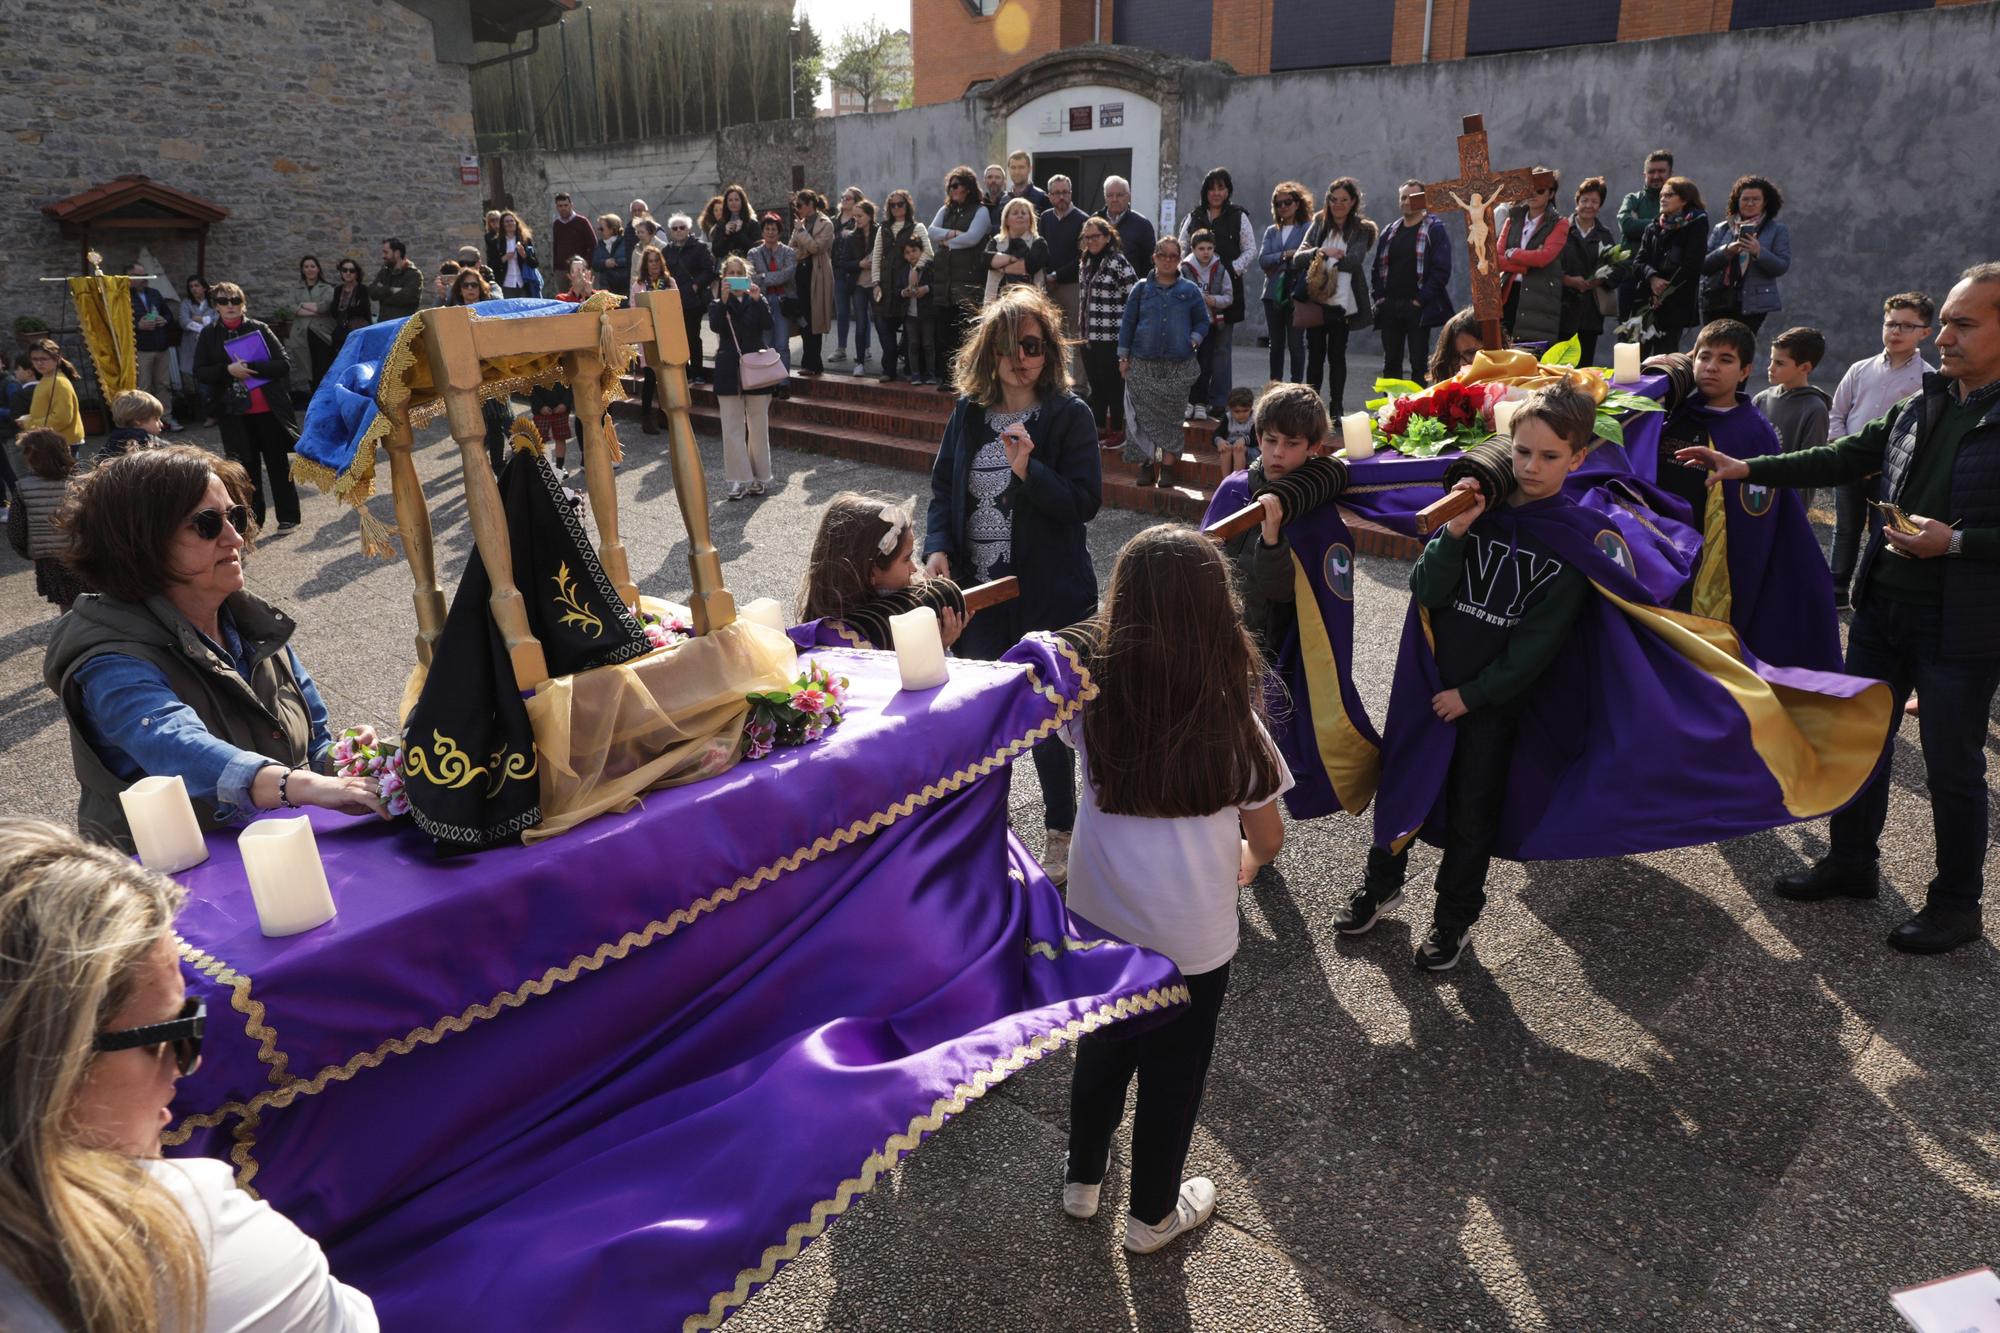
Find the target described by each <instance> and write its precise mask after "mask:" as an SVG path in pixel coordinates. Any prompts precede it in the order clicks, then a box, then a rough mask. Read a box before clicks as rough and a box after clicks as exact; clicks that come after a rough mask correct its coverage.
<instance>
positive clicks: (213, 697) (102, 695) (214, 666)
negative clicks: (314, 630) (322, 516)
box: [42, 445, 382, 849]
mask: <svg viewBox="0 0 2000 1333" xmlns="http://www.w3.org/2000/svg"><path fill="white" fill-rule="evenodd" d="M248 492H249V478H248V477H247V476H246V475H244V474H243V471H242V469H241V468H240V467H238V466H237V465H236V464H234V463H231V462H228V461H226V460H223V459H219V458H216V457H215V456H214V455H213V454H210V453H207V452H205V451H203V450H201V449H197V448H194V447H193V446H191V445H176V446H171V447H168V448H164V449H141V450H137V451H135V452H133V453H129V454H125V455H123V456H121V457H118V458H114V459H110V460H108V461H106V462H104V463H101V464H99V465H98V466H97V467H96V468H94V469H93V470H92V471H90V472H89V473H87V474H85V475H84V476H83V477H81V478H80V479H78V481H77V482H76V484H75V486H74V487H73V488H72V490H71V492H70V497H69V499H68V500H67V501H66V502H65V503H64V505H63V508H62V511H61V514H60V516H59V518H58V522H59V525H60V526H61V527H62V528H63V530H64V532H65V533H66V534H67V535H68V538H69V551H68V555H67V557H66V558H67V559H68V561H69V564H70V567H71V569H73V570H74V571H75V572H76V573H77V574H78V575H79V576H81V577H82V579H83V580H84V582H85V583H87V584H88V585H89V586H91V587H92V588H95V589H97V592H96V593H95V594H94V595H92V594H85V595H84V596H82V597H79V598H78V599H77V603H76V606H75V608H74V609H73V610H72V611H71V612H70V613H69V614H68V615H66V616H64V617H63V618H62V620H61V621H60V622H58V623H57V625H56V630H55V634H54V636H53V637H52V638H51V639H50V640H49V647H48V652H47V655H46V656H45V657H44V658H43V662H42V678H43V679H44V680H45V681H46V682H47V683H48V686H49V688H50V689H52V690H54V691H55V693H56V695H57V696H58V697H59V698H60V699H61V700H62V705H63V712H64V714H65V716H66V717H67V718H68V720H69V738H70V758H71V761H72V762H73V763H74V764H75V766H76V776H77V781H78V782H79V783H81V784H82V787H83V796H82V800H81V801H80V802H79V804H78V807H77V826H78V827H79V828H80V829H81V830H82V831H83V833H84V834H85V835H86V836H88V837H91V838H96V839H98V840H100V841H103V842H111V843H116V844H118V845H120V846H123V847H126V848H128V849H129V847H130V846H131V831H130V829H129V828H128V827H127V826H126V823H125V814H124V811H123V809H122V808H121V807H120V805H119V802H118V793H119V792H121V791H123V790H124V789H125V788H126V787H128V786H130V785H131V784H132V783H134V782H136V781H138V780H139V779H140V778H142V777H149V776H153V775H176V774H177V775H179V776H180V778H181V779H182V780H183V781H184V782H185V783H186V784H187V790H188V795H189V796H190V797H191V798H193V801H194V808H195V814H196V815H197V816H198V817H199V818H200V820H201V822H202V825H203V827H204V828H210V829H213V828H219V827H221V826H223V825H225V824H227V823H229V822H231V821H233V820H237V819H241V818H246V817H248V816H250V815H252V814H254V813H256V812H257V811H259V810H271V809H276V808H277V807H279V806H285V807H288V808H294V809H296V808H298V807H300V806H307V805H317V806H323V807H325V808H327V809H329V810H338V811H341V812H343V813H346V814H363V813H366V812H369V811H373V812H374V813H376V814H381V813H382V797H381V792H380V790H379V789H378V786H377V784H376V781H375V779H373V778H339V777H332V776H329V775H328V769H329V764H328V760H327V756H328V752H329V751H330V750H331V749H332V748H333V738H332V734H331V732H330V730H329V728H328V725H327V713H326V704H325V702H324V701H322V700H321V698H320V694H319V690H318V689H317V688H315V687H314V685H313V680H312V677H311V676H309V675H307V674H306V669H305V666H304V664H303V663H301V662H300V661H299V657H298V654H297V653H296V652H294V651H293V650H292V649H291V648H290V647H289V646H288V645H287V642H286V641H287V640H288V639H290V638H291V636H292V630H293V628H294V625H293V622H292V620H291V618H290V617H288V616H286V615H285V614H284V613H283V612H281V611H279V610H277V609H276V608H274V607H272V606H271V605H270V604H268V603H266V602H264V601H263V600H261V599H260V598H257V597H255V596H253V595H251V594H250V593H249V592H247V591H245V589H244V586H243V555H244V553H245V552H246V551H247V550H248V549H249V536H250V531H251V523H250V515H249V511H248V509H247V508H246V507H245V505H244V497H245V496H246V495H247V494H248ZM361 730H362V732H363V733H364V741H365V742H366V743H369V744H372V743H373V740H374V737H373V732H372V730H371V729H370V728H366V727H363V728H362V729H361Z"/></svg>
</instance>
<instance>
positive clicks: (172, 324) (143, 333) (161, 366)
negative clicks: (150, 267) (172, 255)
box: [126, 259, 181, 431]
mask: <svg viewBox="0 0 2000 1333" xmlns="http://www.w3.org/2000/svg"><path fill="white" fill-rule="evenodd" d="M126 272H127V273H128V274H129V275H130V278H131V283H132V341H133V351H134V352H136V353H137V357H136V366H137V376H136V378H135V380H134V382H133V387H134V388H137V389H144V390H146V392H148V393H150V394H152V395H153V397H155V398H157V399H159V400H160V401H161V402H162V403H172V402H173V401H174V372H173V361H174V341H175V335H176V334H178V333H179V332H180V326H179V324H178V323H177V321H176V320H175V319H174V316H173V312H172V311H171V310H169V309H167V299H166V298H165V297H164V296H161V295H160V294H159V293H158V292H156V291H154V290H153V289H152V288H151V287H149V286H147V285H146V283H147V279H148V274H147V273H146V266H145V264H144V263H142V262H141V261H139V260H137V259H134V260H133V261H132V267H131V268H129V269H127V270H126ZM166 428H167V429H168V430H170V431H173V430H179V429H180V428H181V423H180V422H178V421H175V420H174V418H173V412H172V409H171V408H170V409H169V410H168V413H167V422H166Z"/></svg>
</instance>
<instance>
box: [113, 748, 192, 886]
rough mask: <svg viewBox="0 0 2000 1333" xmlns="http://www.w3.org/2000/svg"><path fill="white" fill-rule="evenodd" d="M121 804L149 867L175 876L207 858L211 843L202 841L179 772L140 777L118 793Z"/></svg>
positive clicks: (144, 863)
mask: <svg viewBox="0 0 2000 1333" xmlns="http://www.w3.org/2000/svg"><path fill="white" fill-rule="evenodd" d="M118 804H120V805H122V806H124V807H125V822H126V823H127V824H128V825H130V826H131V829H132V845H133V846H135V847H137V848H138V849H139V864H140V865H142V866H144V867H146V869H148V870H157V871H159V872H160V873H161V874H163V875H172V874H175V873H177V872H179V871H182V870H186V869H187V868H188V867H189V866H198V865H200V864H201V863H202V862H203V861H206V860H207V859H208V844H207V843H206V842H203V841H202V837H201V825H200V824H199V823H198V822H196V820H195V817H194V805H193V803H191V802H190V801H189V800H188V791H187V784H186V783H185V782H182V781H181V778H180V774H178V773H176V774H174V775H173V776H172V777H164V778H163V777H150V778H140V779H139V780H138V781H137V782H135V783H133V784H132V785H131V786H129V787H127V788H126V789H125V790H124V791H121V792H119V793H118Z"/></svg>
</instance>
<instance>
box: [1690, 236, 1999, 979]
mask: <svg viewBox="0 0 2000 1333" xmlns="http://www.w3.org/2000/svg"><path fill="white" fill-rule="evenodd" d="M1939 325H1940V327H1939V330H1938V335H1937V346H1938V365H1939V368H1940V369H1939V372H1938V373H1937V374H1935V375H1926V376H1924V387H1923V390H1922V392H1920V393H1917V394H1914V395H1912V396H1911V397H1909V398H1906V399H1904V400H1903V401H1902V402H1901V403H1899V404H1897V405H1896V406H1895V407H1894V408H1892V409H1891V410H1890V411H1889V412H1888V413H1887V414H1886V415H1885V416H1882V417H1880V418H1879V419H1877V420H1875V421H1873V422H1870V423H1869V424H1868V425H1867V426H1864V427H1863V428H1862V429H1861V430H1860V431H1859V432H1858V433H1856V434H1853V435H1849V436H1847V437H1846V438H1845V439H1841V440H1836V441H1834V442H1833V443H1832V444H1829V445H1825V446H1822V447H1821V448H1818V449H1805V450H1801V451H1799V452H1797V453H1790V454H1772V455H1770V456H1768V457H1764V458H1758V459H1753V460H1751V461H1750V462H1747V463H1745V462H1739V461H1738V460H1736V459H1734V458H1730V457H1728V456H1727V455H1724V454H1720V453H1717V452H1716V451H1714V450H1713V449H1702V448H1692V449H1684V450H1682V451H1681V452H1680V457H1681V459H1682V461H1684V462H1690V463H1697V464H1700V465H1703V466H1706V467H1708V468H1709V469H1711V474H1710V484H1711V485H1713V484H1715V483H1716V482H1717V481H1722V480H1731V479H1735V480H1743V481H1747V482H1750V483H1752V484H1753V485H1765V486H1838V485H1842V484H1844V483H1847V482H1852V481H1858V480H1860V479H1861V478H1863V477H1866V476H1870V475H1872V474H1874V473H1877V472H1879V473H1881V479H1880V481H1879V482H1878V483H1877V484H1876V495H1877V497H1879V499H1880V500H1882V501H1886V504H1885V506H1884V508H1883V514H1884V515H1885V516H1886V521H1880V522H1877V523H1875V524H1873V525H1872V527H1873V531H1871V532H1870V534H1869V538H1868V545H1867V548H1866V549H1865V550H1864V551H1863V552H1862V555H1861V565H1860V568H1859V569H1858V570H1857V571H1856V577H1855V586H1854V623H1853V625H1852V627H1851V628H1850V630H1849V632H1848V640H1847V672H1848V674H1849V675H1854V676H1867V677H1870V678H1873V679H1876V680H1883V681H1887V682H1888V684H1889V688H1890V691H1891V695H1892V700H1893V708H1894V711H1893V712H1892V713H1891V714H1890V716H1891V717H1892V718H1893V719H1894V720H1895V721H1896V722H1898V723H1900V722H1901V720H1902V716H1903V701H1904V700H1905V699H1907V698H1908V697H1909V695H1910V692H1911V691H1912V689H1914V690H1915V691H1916V692H1917V693H1918V694H1920V695H1921V696H1922V697H1923V701H1924V707H1923V713H1922V716H1921V718H1920V723H1921V730H1920V735H1921V737H1922V743H1923V751H1924V771H1925V775H1926V777H1927V779H1928V785H1929V787H1930V800H1931V821H1932V827H1933V829H1934V831H1935V834H1936V838H1937V877H1936V878H1934V879H1933V880H1931V882H1930V887H1929V900H1928V902H1927V903H1926V904H1925V906H1924V907H1923V909H1922V910H1921V911H1919V912H1918V913H1917V914H1916V915H1915V916H1913V917H1911V918H1910V919H1909V920H1908V921H1905V922H1904V923H1903V924H1902V925H1900V926H1897V927H1896V928H1895V930H1893V931H1891V932H1890V934H1889V943H1890V945H1891V946H1892V947H1894V948H1897V949H1901V950H1904V951H1905V952H1908V953H1942V952H1944V951H1945V950H1947V949H1955V948H1957V947H1958V946H1959V945H1961V944H1968V943H1970V942H1971V941H1973V940H1976V939H1978V938H1979V936H1980V897H1981V894H1982V893H1983V892H1984V888H1985V882H1984V864H1985V860H1986V847H1987V836H1988V835H1987V827H1988V826H1987V800H1988V798H1987V791H1986V753H1985V750H1986V732H1987V727H1988V720H1989V719H1990V718H1991V716H1992V713H1993V696H1994V694H1995V692H1996V690H2000V263H1987V264H1980V265H1977V266H1975V267H1973V268H1970V269H1967V270H1966V271H1965V275H1964V276H1963V277H1961V278H1960V279H1959V281H1958V285H1957V286H1956V287H1953V288H1952V290H1951V295H1950V297H1949V298H1947V300H1946V301H1945V305H1944V310H1943V311H1942V312H1941V317H1940V320H1939ZM1885 548H1886V549H1885ZM1893 736H1894V733H1893V732H1892V733H1891V737H1892V742H1893ZM1889 767H1890V766H1889V764H1888V763H1887V762H1886V760H1885V761H1884V762H1883V763H1882V764H1881V765H1880V766H1879V767H1878V768H1877V770H1876V773H1875V777H1874V780H1873V781H1871V782H1870V783H1869V784H1868V786H1867V787H1865V788H1863V789H1862V792H1861V794H1860V795H1859V796H1857V797H1856V798H1855V799H1854V802H1853V804H1851V805H1849V806H1848V807H1847V808H1846V809H1844V810H1842V811H1841V812H1840V813H1839V814H1837V815H1835V816H1834V817H1833V819H1832V820H1831V821H1830V827H1829V830H1828V832H1829V841H1830V842H1831V844H1832V846H1831V848H1830V849H1829V851H1828V852H1827V854H1826V855H1825V856H1824V857H1821V858H1820V860H1819V861H1818V863H1817V864H1815V865H1814V866H1813V867H1812V868H1811V869H1810V870H1807V871H1804V872H1802V873H1799V874H1792V875H1783V876H1780V877H1779V879H1778V882H1777V884H1776V885H1775V886H1774V888H1775V890H1776V892H1777V893H1778V894H1779V895H1780V896H1782V897H1786V898H1791V899H1794V900H1796V901H1799V902H1818V901H1820V900H1823V899H1827V898H1874V897H1876V896H1877V895H1878V894H1879V893H1880V892H1881V871H1880V869H1879V862H1880V849H1879V846H1878V844H1879V840H1880V838H1881V834H1882V826H1883V824H1884V822H1885V821H1886V820H1887V818H1888V812H1889V786H1890V773H1889Z"/></svg>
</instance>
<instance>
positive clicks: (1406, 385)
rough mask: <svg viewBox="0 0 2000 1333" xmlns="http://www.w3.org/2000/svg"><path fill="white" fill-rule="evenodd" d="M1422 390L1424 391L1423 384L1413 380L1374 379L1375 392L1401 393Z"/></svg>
mask: <svg viewBox="0 0 2000 1333" xmlns="http://www.w3.org/2000/svg"><path fill="white" fill-rule="evenodd" d="M1423 391H1424V386H1423V385H1421V384H1419V383H1417V382H1416V381H1415V380H1392V379H1387V378H1384V379H1379V380H1376V381H1375V392H1376V393H1395V394H1403V393H1422V392H1423Z"/></svg>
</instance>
